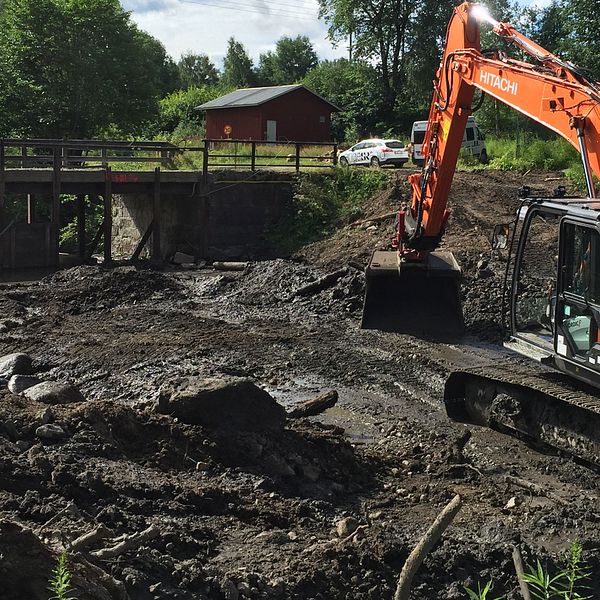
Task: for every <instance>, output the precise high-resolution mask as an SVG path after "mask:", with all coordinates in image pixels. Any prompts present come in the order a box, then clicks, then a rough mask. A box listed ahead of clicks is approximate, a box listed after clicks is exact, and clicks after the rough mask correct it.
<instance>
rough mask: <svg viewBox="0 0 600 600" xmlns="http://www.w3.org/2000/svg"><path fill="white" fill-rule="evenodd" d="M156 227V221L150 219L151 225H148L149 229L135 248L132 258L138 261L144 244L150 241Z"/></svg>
mask: <svg viewBox="0 0 600 600" xmlns="http://www.w3.org/2000/svg"><path fill="white" fill-rule="evenodd" d="M153 229H154V221H150V225H148V229H146V231H145V232H144V235H143V236H142V239H141V240H140V241H139V243H138V245H137V246H136V248H135V251H134V253H133V254H132V255H131V260H132V261H136V260H138V258H139V257H140V254H141V253H142V250H143V249H144V246H145V245H146V244H147V243H148V240H149V239H150V236H151V235H152V230H153Z"/></svg>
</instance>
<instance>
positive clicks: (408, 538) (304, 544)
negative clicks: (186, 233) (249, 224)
mask: <svg viewBox="0 0 600 600" xmlns="http://www.w3.org/2000/svg"><path fill="white" fill-rule="evenodd" d="M556 177H557V175H556V174H551V175H548V174H529V175H527V176H525V177H524V176H521V175H516V174H507V173H494V172H486V173H485V174H477V173H462V174H459V175H458V176H457V179H456V181H455V184H454V188H453V192H452V198H451V202H452V208H453V211H454V214H453V220H452V222H451V225H450V227H449V232H448V235H447V237H446V240H445V246H446V247H447V248H449V249H452V250H453V251H454V252H455V254H456V256H457V258H458V260H459V262H460V263H461V265H462V267H463V269H464V272H465V278H464V284H463V297H464V301H465V319H466V324H467V330H468V335H467V337H466V338H465V339H464V340H463V341H462V342H461V343H455V344H451V345H445V344H440V343H434V342H431V341H424V340H421V339H418V338H416V337H410V336H402V335H398V334H389V333H381V332H376V331H363V330H360V328H359V322H360V310H361V303H362V293H363V288H364V280H363V276H362V273H361V271H360V269H359V268H357V267H360V265H361V264H364V261H365V259H366V257H367V256H368V254H369V253H370V251H371V250H372V249H373V248H374V247H376V246H380V247H384V246H385V245H386V243H387V241H388V239H389V238H390V237H391V235H392V233H393V223H394V219H393V217H392V218H386V219H382V220H377V219H376V217H379V216H381V215H384V214H386V213H387V212H390V211H393V210H394V209H395V208H397V206H398V203H399V202H401V200H402V197H403V195H404V194H405V193H406V192H407V188H406V186H405V185H404V183H403V182H402V180H401V179H399V180H398V182H397V183H396V184H395V185H394V186H393V187H392V188H391V189H390V190H387V191H386V192H384V193H381V194H380V195H378V196H377V197H376V198H374V199H373V200H372V201H371V202H370V203H369V205H368V206H367V207H366V209H365V215H364V219H372V220H371V221H365V222H362V223H358V224H356V225H353V226H350V227H348V228H346V229H344V230H342V231H340V232H339V233H338V234H337V235H336V236H335V237H334V238H332V239H329V240H325V241H322V242H319V243H317V244H313V245H311V246H309V247H307V248H305V249H304V250H303V251H302V252H300V253H299V254H298V255H297V256H296V257H294V258H293V259H292V260H277V261H270V262H264V263H256V264H253V265H251V266H250V267H249V268H248V269H247V270H246V271H244V272H213V271H210V270H176V269H166V270H164V271H161V272H159V271H152V270H146V269H135V268H133V267H119V268H115V269H111V270H103V269H101V268H98V267H77V268H74V269H70V270H67V271H63V272H60V273H57V274H55V275H53V276H51V277H48V278H46V279H44V280H43V281H41V282H38V283H35V282H34V283H17V284H8V285H4V286H2V287H1V288H0V315H1V317H0V322H1V325H0V331H1V333H0V355H2V354H8V353H11V352H17V351H18V352H25V353H27V354H29V355H30V356H31V357H32V358H33V360H34V371H35V373H36V375H37V376H38V377H39V378H41V379H45V380H57V381H70V382H72V383H73V384H75V385H76V386H77V387H78V388H79V389H80V390H81V392H82V393H83V395H84V396H85V398H86V401H85V402H76V403H70V404H64V405H63V404H61V405H51V406H48V405H45V404H41V403H40V402H37V401H34V400H30V399H27V398H25V397H23V396H17V395H13V394H11V393H10V392H8V390H4V391H0V446H1V447H2V453H1V455H0V472H1V477H0V575H1V579H2V582H3V585H2V586H0V598H3V599H6V600H13V599H15V600H16V599H23V598H31V599H35V600H37V599H42V598H49V597H50V595H51V593H50V592H48V591H47V586H48V580H49V579H50V577H51V575H50V572H51V570H52V568H53V567H54V565H55V562H56V556H57V555H58V554H59V553H60V552H61V551H62V550H63V549H67V550H68V552H69V560H70V570H71V572H72V574H73V586H74V591H73V594H72V595H73V596H75V597H76V598H78V599H80V600H84V599H104V598H127V597H129V598H132V599H144V600H145V599H151V598H157V599H158V598H177V599H188V598H189V599H192V598H194V599H202V598H207V599H208V598H210V599H213V598H214V599H217V598H218V599H221V598H226V599H229V600H235V599H236V598H292V599H310V598H315V599H316V598H321V599H359V598H360V599H372V600H378V599H391V598H392V596H393V592H394V590H395V586H396V579H397V576H398V573H399V571H400V569H401V568H402V565H403V564H404V561H405V559H406V557H407V556H408V553H409V552H410V550H411V549H412V548H413V547H414V545H415V544H416V543H417V542H418V540H419V538H420V537H421V535H422V534H423V533H424V532H425V531H426V529H427V527H428V526H429V525H430V524H431V522H432V521H433V520H434V519H435V517H436V515H437V514H438V513H439V511H440V510H441V509H442V508H443V507H444V506H445V504H446V503H447V502H448V501H449V500H450V499H451V498H452V497H453V496H454V495H455V494H460V495H461V496H462V499H463V508H462V510H461V512H460V513H459V515H458V516H457V518H456V520H455V521H454V523H453V524H452V526H451V527H450V528H449V529H448V530H447V531H446V533H445V535H444V537H443V540H442V542H441V543H440V544H438V545H437V546H436V548H435V549H434V550H433V552H432V553H431V554H430V555H429V557H428V558H427V560H426V561H425V564H424V565H423V567H422V568H421V569H420V570H419V572H418V574H417V577H416V579H415V581H414V586H413V596H412V597H413V598H414V599H415V600H425V599H428V600H429V599H433V598H440V599H441V598H444V599H454V598H456V599H458V598H466V597H467V595H466V593H465V590H464V586H475V585H476V583H477V582H478V581H481V582H486V581H488V580H489V579H493V580H494V584H495V588H494V591H495V595H498V596H503V597H506V598H520V595H519V594H518V591H517V590H518V584H517V581H516V578H515V575H514V568H513V564H512V558H511V552H512V546H513V545H515V544H518V545H520V547H521V549H522V551H523V554H524V558H525V561H526V562H527V563H530V564H531V563H533V562H534V561H535V560H536V559H537V558H540V560H541V561H542V563H543V564H548V565H550V566H552V565H554V564H555V563H556V561H557V560H559V558H560V556H561V554H562V553H564V552H565V551H566V550H567V549H568V547H569V545H570V544H571V543H572V542H573V541H576V540H577V541H580V542H581V543H582V544H583V547H584V552H585V556H586V558H587V560H588V562H589V564H590V566H591V570H592V572H593V578H592V582H591V585H592V586H593V590H592V591H591V592H590V593H592V594H594V597H600V575H599V574H600V568H599V567H600V531H599V529H598V518H599V517H598V514H600V500H599V499H598V484H599V482H600V478H599V476H598V475H597V474H595V473H594V472H592V471H591V470H589V469H588V468H586V467H584V466H581V465H579V464H576V463H574V462H573V461H572V460H570V459H569V458H568V457H563V456H556V455H553V454H552V453H547V452H540V451H539V450H536V449H533V448H530V447H528V446H527V445H525V444H524V443H522V442H520V441H518V440H515V439H511V438H508V437H506V436H503V435H501V434H499V433H496V432H494V431H489V430H486V429H482V428H478V427H466V426H464V425H461V424H456V423H452V422H450V421H449V420H448V419H447V417H446V415H445V412H444V409H443V406H442V402H441V397H442V389H443V383H444V379H445V377H446V375H447V374H448V372H449V371H450V370H451V369H452V368H454V367H456V366H461V365H462V366H464V365H473V364H485V363H486V362H488V361H490V360H491V361H496V362H503V361H511V360H518V359H514V358H511V357H509V356H508V355H507V354H506V353H505V352H504V351H503V350H502V347H501V343H500V341H501V327H500V323H499V321H500V315H499V312H500V311H499V307H498V305H499V299H500V297H501V283H502V275H503V270H504V265H505V263H504V257H503V256H501V255H496V256H492V255H491V253H490V250H489V234H490V231H491V227H492V225H493V224H494V223H497V222H502V221H505V220H507V218H510V217H511V215H512V214H513V213H514V209H515V208H516V206H517V205H518V200H517V197H516V196H517V190H518V188H519V187H520V186H521V185H522V184H523V183H528V184H529V185H532V186H533V187H534V188H536V189H540V190H548V191H550V190H551V189H552V188H553V187H555V186H556V185H557V184H558V183H561V182H559V181H557V180H556ZM548 179H550V180H548ZM373 219H374V220H373ZM349 264H350V266H348V265H349ZM340 267H348V269H347V272H346V273H345V274H344V275H343V276H342V277H340V278H339V279H338V280H337V281H336V282H335V284H333V285H330V286H328V287H326V288H325V289H323V290H320V291H318V292H315V293H304V294H298V293H297V292H298V290H301V289H302V288H303V286H305V285H306V284H308V283H310V282H312V281H315V280H317V279H318V278H319V277H321V276H323V275H324V274H326V273H329V272H332V271H334V270H336V269H339V268H340ZM518 362H523V361H520V360H518ZM231 376H234V377H243V378H249V379H251V380H252V381H253V382H255V383H256V384H257V385H259V386H260V387H261V388H263V389H264V390H266V391H268V392H269V393H270V394H271V395H272V396H273V397H274V398H275V399H277V400H278V401H279V402H280V403H281V404H283V405H284V406H285V407H286V409H288V410H289V409H291V407H293V406H295V405H297V404H298V403H300V402H302V401H304V400H307V399H310V398H312V397H314V396H316V395H318V394H320V393H323V392H326V391H329V390H337V391H338V394H339V401H338V403H337V405H336V406H335V407H334V408H332V409H329V410H328V411H326V412H325V413H323V414H322V415H319V416H317V417H311V418H308V419H288V421H287V424H286V425H285V427H279V428H277V427H276V428H273V429H269V430H264V429H262V428H261V427H254V428H252V427H251V428H249V429H247V430H243V431H242V430H239V429H232V428H231V427H228V426H227V424H226V423H223V426H218V427H214V426H213V427H206V426H202V425H198V424H190V423H186V422H184V420H182V419H178V418H175V417H173V416H172V415H168V414H160V413H159V412H158V411H157V401H158V399H159V396H160V394H161V390H162V392H163V393H165V390H168V389H170V388H172V387H173V386H175V385H182V384H185V382H189V381H193V380H197V379H203V378H206V377H213V378H214V377H216V378H226V377H231ZM182 382H183V383H182ZM239 402H240V411H242V412H243V411H244V400H243V398H241V399H239ZM46 421H48V422H49V423H50V424H54V425H59V426H60V427H61V428H62V430H63V434H62V435H61V437H60V438H59V439H56V440H47V439H42V440H40V439H39V435H38V433H37V431H38V427H39V426H40V424H41V423H43V422H46ZM467 432H470V434H471V437H470V438H469V439H468V441H467V442H466V444H464V442H465V440H466V439H467V437H468V436H467V435H465V434H466V433H467ZM463 445H464V448H463V447H462V446H463ZM506 475H513V476H517V477H520V478H523V479H525V480H527V481H530V482H532V483H535V484H538V485H539V486H541V487H542V488H543V489H544V490H546V491H547V492H548V493H547V496H544V495H534V494H532V493H531V492H529V491H526V490H524V489H522V488H520V487H516V486H515V485H513V484H509V483H506V480H505V476H506ZM548 496H549V497H548ZM357 526H360V527H359V529H358V531H357V532H356V533H355V535H352V533H353V532H354V531H355V528H356V527H357ZM99 527H101V529H100V531H103V536H102V537H103V538H104V539H100V538H97V539H95V540H92V541H91V542H90V544H89V545H87V546H85V544H83V545H82V544H79V545H78V549H77V551H75V550H72V549H69V548H70V544H71V543H72V542H73V540H75V539H76V538H79V537H80V536H81V535H82V534H85V533H88V532H92V531H94V530H98V528H99ZM102 528H103V529H102ZM338 528H339V531H338V530H337V529H338ZM143 531H146V532H148V531H149V533H148V534H147V535H145V536H144V537H142V539H136V538H135V537H134V538H133V539H132V538H123V537H121V538H120V537H119V536H131V535H134V536H135V535H136V534H139V533H140V532H143ZM123 539H127V540H129V542H131V547H128V548H126V549H121V550H120V551H117V552H115V553H111V552H108V553H107V552H105V551H103V549H106V548H108V549H110V548H113V547H114V546H117V545H118V544H119V542H120V541H123ZM99 550H100V552H98V551H99Z"/></svg>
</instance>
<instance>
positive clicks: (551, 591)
mask: <svg viewBox="0 0 600 600" xmlns="http://www.w3.org/2000/svg"><path fill="white" fill-rule="evenodd" d="M591 574H592V573H591V571H590V569H589V568H588V567H587V566H586V564H585V561H584V560H583V549H582V547H581V544H579V543H578V542H574V543H573V544H572V545H571V547H570V548H569V551H568V552H567V554H566V556H565V558H564V560H563V566H562V568H560V569H559V570H557V571H556V572H551V571H550V570H548V569H545V568H544V567H543V566H542V564H541V562H540V561H539V560H538V561H536V565H535V567H529V572H528V573H525V574H524V576H523V579H524V581H525V583H526V584H527V587H528V588H529V592H530V594H531V596H532V598H535V599H536V600H591V599H592V596H590V595H587V592H588V591H589V589H590V587H589V581H590V576H591ZM492 587H493V586H492V582H491V581H489V582H488V583H487V584H486V585H485V586H484V587H483V588H481V584H477V591H475V590H472V589H469V588H465V590H466V592H467V594H468V596H469V600H492V599H491V598H489V599H488V594H489V593H491V591H492ZM494 600H502V598H495V599H494Z"/></svg>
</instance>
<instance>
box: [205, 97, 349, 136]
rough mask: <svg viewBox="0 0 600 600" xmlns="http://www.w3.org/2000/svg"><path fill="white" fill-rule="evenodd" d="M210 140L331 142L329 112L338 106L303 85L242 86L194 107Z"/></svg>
mask: <svg viewBox="0 0 600 600" xmlns="http://www.w3.org/2000/svg"><path fill="white" fill-rule="evenodd" d="M198 110H205V111H206V137H207V139H211V140H219V139H226V138H230V139H233V140H266V141H269V142H275V141H294V142H329V141H331V113H332V112H337V111H339V110H340V109H339V108H338V107H337V106H335V105H334V104H332V103H331V102H328V101H327V100H325V99H324V98H321V96H319V95H318V94H315V93H314V92H311V91H310V90H309V89H308V88H306V87H304V86H303V85H279V86H275V87H261V88H246V89H241V90H236V91H235V92H231V94H227V95H225V96H221V97H220V98H217V99H216V100H211V101H210V102H206V103H205V104H203V105H202V106H199V107H198Z"/></svg>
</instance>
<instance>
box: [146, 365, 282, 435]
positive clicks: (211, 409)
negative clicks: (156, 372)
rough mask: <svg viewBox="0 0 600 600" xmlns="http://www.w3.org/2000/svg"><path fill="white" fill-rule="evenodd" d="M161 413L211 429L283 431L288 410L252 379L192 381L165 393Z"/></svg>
mask: <svg viewBox="0 0 600 600" xmlns="http://www.w3.org/2000/svg"><path fill="white" fill-rule="evenodd" d="M158 410H159V412H161V413H163V414H169V415H173V416H175V417H178V418H179V419H181V421H183V422H184V423H190V424H192V425H203V426H204V427H208V428H211V429H233V430H241V431H267V430H274V429H282V428H283V425H284V423H285V416H286V415H285V410H284V409H283V407H282V406H280V405H279V404H277V402H276V401H275V400H274V399H273V397H272V396H271V395H270V394H268V393H267V392H265V391H264V390H261V389H260V388H259V387H257V386H256V385H254V383H252V382H251V381H249V380H248V379H240V378H234V377H227V378H224V379H217V378H209V379H188V380H185V381H184V382H183V383H181V384H179V385H178V386H177V387H176V388H174V389H171V390H164V391H163V392H161V395H160V399H159V405H158Z"/></svg>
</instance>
